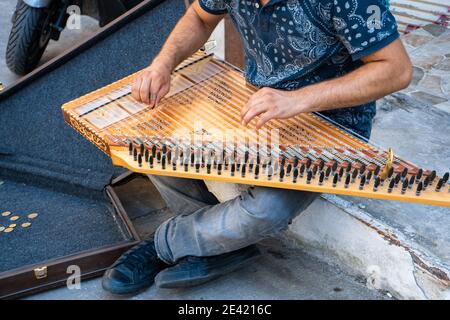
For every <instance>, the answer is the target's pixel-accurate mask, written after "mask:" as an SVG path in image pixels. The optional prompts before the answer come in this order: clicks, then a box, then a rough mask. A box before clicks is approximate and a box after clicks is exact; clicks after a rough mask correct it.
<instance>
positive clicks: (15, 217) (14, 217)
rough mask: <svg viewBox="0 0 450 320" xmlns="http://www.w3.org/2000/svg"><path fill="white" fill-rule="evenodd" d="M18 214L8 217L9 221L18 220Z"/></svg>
mask: <svg viewBox="0 0 450 320" xmlns="http://www.w3.org/2000/svg"><path fill="white" fill-rule="evenodd" d="M19 218H20V217H19V216H12V217H11V218H9V220H11V221H16V220H19Z"/></svg>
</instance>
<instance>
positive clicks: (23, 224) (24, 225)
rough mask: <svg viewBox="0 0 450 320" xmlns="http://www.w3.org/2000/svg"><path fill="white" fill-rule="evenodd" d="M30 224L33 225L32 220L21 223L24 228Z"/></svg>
mask: <svg viewBox="0 0 450 320" xmlns="http://www.w3.org/2000/svg"><path fill="white" fill-rule="evenodd" d="M29 226H31V222H24V223H22V224H21V227H22V228H28V227H29Z"/></svg>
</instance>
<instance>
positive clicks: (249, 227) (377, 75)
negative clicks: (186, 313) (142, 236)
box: [103, 0, 412, 294]
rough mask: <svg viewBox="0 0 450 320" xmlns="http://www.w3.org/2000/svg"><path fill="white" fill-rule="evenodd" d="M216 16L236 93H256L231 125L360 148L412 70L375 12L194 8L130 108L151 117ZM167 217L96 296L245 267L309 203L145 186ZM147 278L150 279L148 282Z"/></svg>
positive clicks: (278, 4)
mask: <svg viewBox="0 0 450 320" xmlns="http://www.w3.org/2000/svg"><path fill="white" fill-rule="evenodd" d="M225 14H230V16H231V18H232V20H233V22H234V24H235V26H236V28H237V30H238V31H239V33H240V35H241V39H242V41H243V44H244V53H245V62H246V66H245V76H246V79H247V81H249V82H251V83H253V84H254V85H256V86H258V87H260V88H261V89H260V90H259V91H257V92H256V93H255V94H254V95H253V96H252V97H251V98H250V99H249V101H248V103H247V104H246V106H245V107H244V108H243V109H242V111H241V114H240V116H241V119H242V124H243V125H244V126H245V125H247V124H248V123H249V122H250V121H251V120H252V119H254V118H255V119H257V122H256V123H257V124H256V127H257V128H260V127H261V126H263V125H264V124H265V123H266V122H267V121H269V120H270V119H275V118H289V117H293V116H295V115H297V114H299V113H301V112H311V111H318V112H321V113H322V114H324V115H326V116H328V117H330V118H331V119H333V120H334V121H336V122H338V123H339V124H341V125H343V126H345V127H347V128H349V129H351V130H352V131H353V132H356V133H357V134H359V135H361V136H363V137H365V138H369V136H370V131H371V126H372V119H373V117H374V115H375V102H374V101H375V100H376V99H378V98H381V97H383V96H385V95H387V94H389V93H392V92H394V91H397V90H400V89H403V88H405V87H406V86H408V84H409V83H410V81H411V75H412V68H411V63H410V60H409V58H408V56H407V54H406V52H405V50H404V48H403V46H402V44H401V42H400V40H399V39H398V37H399V34H398V32H397V27H396V23H395V19H394V17H393V16H392V15H391V13H390V12H389V10H388V9H387V8H386V5H385V4H384V1H383V0H197V1H196V2H194V3H193V4H192V6H191V7H190V8H189V9H188V10H187V12H186V14H185V15H184V16H183V18H182V19H181V20H180V21H179V22H178V24H177V25H176V27H175V29H174V30H173V32H172V33H171V35H170V36H169V38H168V39H167V41H166V43H165V44H164V46H163V48H162V49H161V51H160V53H159V55H158V56H157V57H156V58H155V59H154V60H153V62H152V64H151V65H150V66H149V67H148V68H146V69H145V70H143V71H142V72H141V73H140V74H139V75H138V76H137V77H136V79H135V81H134V84H133V87H132V95H133V97H134V98H135V99H136V100H138V101H141V102H144V103H147V104H149V105H151V106H152V107H155V106H157V105H158V102H159V101H160V100H161V98H163V97H164V95H165V94H167V92H168V91H169V88H170V73H171V72H172V71H173V70H174V68H175V67H176V66H177V65H178V64H179V63H180V62H182V61H183V60H184V59H185V58H187V57H188V56H190V55H191V54H192V53H194V52H195V51H196V50H198V49H199V48H200V47H201V46H202V45H203V44H204V43H205V41H206V40H207V39H208V37H209V36H210V34H211V32H212V31H213V29H214V28H215V27H216V25H217V24H218V22H219V21H220V20H221V19H222V18H223V17H224V15H225ZM150 179H151V180H152V182H153V183H154V184H155V186H156V187H157V188H158V190H159V191H160V193H161V195H162V196H163V198H164V199H165V200H166V202H167V204H168V206H169V207H170V209H171V210H172V211H173V212H174V213H175V214H176V216H175V217H174V218H172V219H169V220H168V221H166V222H164V223H163V224H162V225H161V226H160V227H159V228H158V230H157V231H156V233H155V236H154V239H150V240H147V241H144V242H143V243H141V244H140V245H138V246H137V247H135V248H133V249H131V250H130V251H129V252H127V253H125V254H124V255H123V256H122V257H121V258H120V259H119V260H118V261H117V262H116V263H115V264H114V265H113V266H112V267H111V269H110V270H108V271H107V272H106V273H105V276H104V279H103V286H104V288H105V289H106V290H109V291H110V292H112V293H116V294H127V293H135V292H138V291H139V290H141V289H144V288H146V287H148V286H150V285H151V284H152V283H153V282H154V281H155V282H156V284H157V285H158V286H159V287H166V288H174V287H186V286H191V285H196V284H200V283H204V282H206V281H208V280H211V279H213V278H216V277H218V276H220V275H222V274H225V273H227V272H230V271H232V270H235V269H237V268H238V267H241V266H243V265H245V264H248V263H250V262H251V261H253V259H254V258H255V257H257V256H258V254H259V252H258V249H257V248H256V247H255V246H254V244H255V243H257V242H258V241H260V240H261V239H263V238H266V237H268V236H272V235H274V234H276V233H278V232H280V231H281V230H283V229H285V228H286V227H287V225H288V224H289V222H290V221H291V220H292V219H293V218H294V217H295V216H297V215H298V214H299V213H300V212H301V211H303V210H304V209H305V208H306V207H307V206H308V205H309V204H310V203H311V202H312V201H313V200H314V199H315V198H316V197H317V194H315V193H309V192H301V191H292V190H282V189H271V188H262V187H251V188H248V189H247V190H243V191H242V193H241V194H240V196H238V197H236V198H234V199H231V200H229V201H225V202H223V203H218V201H217V199H216V198H215V197H214V196H213V195H212V194H211V193H210V192H209V191H208V189H207V188H206V187H205V184H204V183H203V182H202V181H197V180H189V179H179V178H173V177H158V176H150ZM155 276H156V279H155Z"/></svg>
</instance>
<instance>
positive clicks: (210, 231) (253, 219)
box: [149, 176, 319, 264]
mask: <svg viewBox="0 0 450 320" xmlns="http://www.w3.org/2000/svg"><path fill="white" fill-rule="evenodd" d="M149 177H150V179H151V181H152V182H153V183H154V185H155V186H156V188H157V189H158V190H159V192H160V193H161V195H162V197H163V198H164V200H165V201H166V203H167V205H168V207H169V208H170V209H171V210H172V212H173V213H175V216H174V217H173V218H171V219H169V220H167V221H166V222H164V223H163V224H162V225H161V226H159V228H158V229H157V230H156V233H155V246H156V251H157V253H158V256H159V257H160V258H161V259H162V260H163V261H165V262H167V263H169V264H172V263H175V262H176V261H178V260H179V259H181V258H183V257H186V256H198V257H203V256H213V255H218V254H222V253H226V252H230V251H234V250H238V249H240V248H243V247H246V246H248V245H251V244H254V243H256V242H258V241H260V240H262V239H264V238H266V237H269V236H273V235H275V234H277V233H278V232H280V231H282V230H284V229H286V228H287V226H288V224H289V223H290V221H291V220H292V219H293V218H294V217H295V216H297V215H298V214H299V213H300V212H302V211H303V210H305V209H306V208H307V207H308V206H309V204H311V202H312V201H313V200H314V199H315V198H316V197H317V196H319V194H318V193H311V192H303V191H294V190H285V189H272V188H263V187H250V188H246V189H245V190H243V191H242V192H241V194H240V195H239V196H237V197H236V198H234V199H232V200H229V201H226V202H223V203H219V202H218V201H217V199H216V198H215V197H214V195H213V194H212V193H210V192H209V191H208V189H207V187H206V185H205V184H204V182H203V181H201V180H191V179H182V178H174V177H163V176H149Z"/></svg>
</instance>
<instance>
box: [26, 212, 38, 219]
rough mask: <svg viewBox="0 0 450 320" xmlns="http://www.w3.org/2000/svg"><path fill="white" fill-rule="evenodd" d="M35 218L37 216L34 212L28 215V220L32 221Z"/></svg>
mask: <svg viewBox="0 0 450 320" xmlns="http://www.w3.org/2000/svg"><path fill="white" fill-rule="evenodd" d="M37 216H38V214H37V213H36V212H33V213H30V214H29V215H28V218H30V219H34V218H36V217H37Z"/></svg>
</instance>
